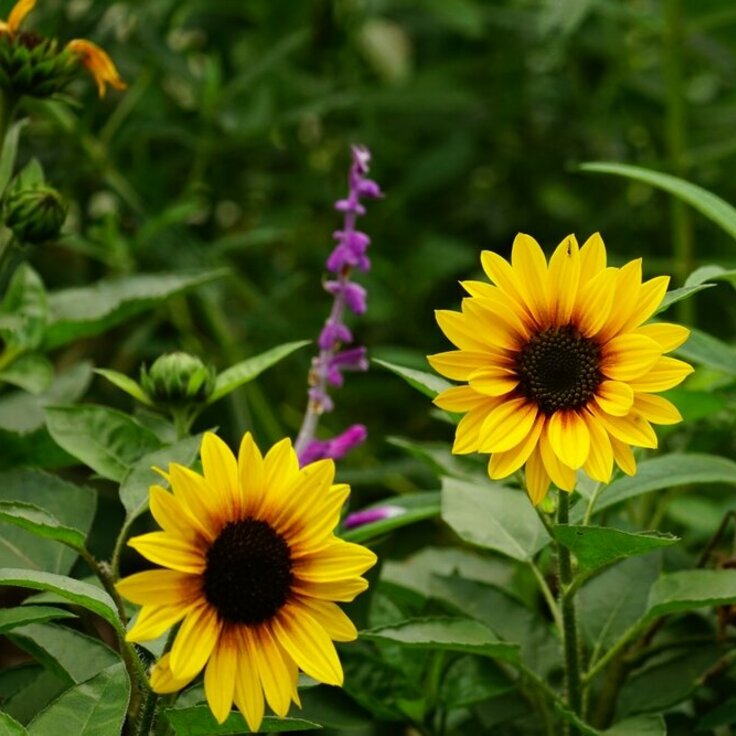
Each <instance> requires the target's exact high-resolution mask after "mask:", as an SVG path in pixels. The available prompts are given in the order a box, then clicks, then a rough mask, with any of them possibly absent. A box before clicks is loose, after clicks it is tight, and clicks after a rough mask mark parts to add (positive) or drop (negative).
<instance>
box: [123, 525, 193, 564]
mask: <svg viewBox="0 0 736 736" xmlns="http://www.w3.org/2000/svg"><path fill="white" fill-rule="evenodd" d="M128 545H129V546H130V547H132V548H133V549H134V550H136V551H137V552H139V553H140V554H142V555H143V556H144V557H145V558H146V559H148V560H150V561H151V562H155V563H156V564H157V565H162V566H163V567H169V568H171V569H172V570H179V571H180V572H191V573H195V574H196V573H201V572H202V571H203V570H204V566H205V560H204V555H203V554H202V552H201V550H199V549H198V548H197V547H195V546H194V545H193V544H191V543H190V542H187V541H185V540H183V539H181V538H180V537H175V536H172V535H171V534H167V533H166V532H149V533H148V534H141V535H140V536H138V537H131V538H130V539H129V540H128Z"/></svg>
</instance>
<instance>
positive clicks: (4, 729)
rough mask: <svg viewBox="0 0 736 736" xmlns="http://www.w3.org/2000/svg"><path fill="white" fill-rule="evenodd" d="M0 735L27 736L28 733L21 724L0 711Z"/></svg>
mask: <svg viewBox="0 0 736 736" xmlns="http://www.w3.org/2000/svg"><path fill="white" fill-rule="evenodd" d="M0 733H1V734H2V736H28V731H26V727H25V726H24V725H23V724H22V723H18V721H16V720H15V718H11V717H10V716H9V715H8V714H7V713H3V712H2V711H1V710H0Z"/></svg>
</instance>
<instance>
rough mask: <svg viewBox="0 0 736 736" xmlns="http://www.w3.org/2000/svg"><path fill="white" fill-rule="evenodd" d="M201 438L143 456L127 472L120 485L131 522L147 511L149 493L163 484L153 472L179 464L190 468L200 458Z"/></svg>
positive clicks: (184, 440) (183, 441) (122, 498)
mask: <svg viewBox="0 0 736 736" xmlns="http://www.w3.org/2000/svg"><path fill="white" fill-rule="evenodd" d="M201 444H202V435H201V434H200V435H196V436H194V437H187V438H186V439H183V440H181V441H180V442H177V443H176V444H173V445H169V446H168V447H162V448H161V449H160V450H156V451H155V452H150V453H148V454H147V455H144V456H143V457H142V458H141V459H140V460H138V462H136V463H135V465H133V467H132V468H131V469H130V470H129V471H128V473H127V474H126V476H125V478H123V482H122V484H121V485H120V501H121V502H122V504H123V506H125V512H126V518H127V520H128V521H130V520H131V519H135V518H136V517H138V516H140V515H141V514H142V513H143V512H144V511H145V510H146V509H147V508H148V489H149V488H150V487H151V486H152V485H153V484H154V483H159V482H161V476H160V475H158V473H156V472H155V471H154V470H153V468H154V467H157V468H163V469H164V470H165V469H166V468H167V467H168V465H169V463H178V464H179V465H184V466H186V467H189V466H190V465H191V464H192V463H193V462H194V461H195V460H196V458H197V454H198V452H199V446H200V445H201Z"/></svg>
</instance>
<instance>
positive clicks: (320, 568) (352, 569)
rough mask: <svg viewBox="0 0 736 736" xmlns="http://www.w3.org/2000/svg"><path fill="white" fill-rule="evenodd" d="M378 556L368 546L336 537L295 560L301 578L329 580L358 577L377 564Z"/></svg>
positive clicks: (297, 573) (295, 573)
mask: <svg viewBox="0 0 736 736" xmlns="http://www.w3.org/2000/svg"><path fill="white" fill-rule="evenodd" d="M377 560H378V558H377V557H376V555H375V553H373V552H371V550H369V549H368V548H367V547H363V546H362V545H360V544H353V543H352V542H345V541H343V540H342V539H337V538H335V539H334V540H333V541H332V542H331V543H329V544H327V545H325V546H324V547H321V548H320V549H318V550H317V551H315V552H312V553H310V554H307V555H305V556H304V557H298V558H296V559H295V560H294V565H293V572H294V576H295V577H296V578H298V579H299V580H306V581H311V582H329V581H337V580H344V579H345V578H351V577H357V576H359V575H362V574H363V573H364V572H365V571H366V570H368V569H369V568H371V567H373V565H375V564H376V561H377Z"/></svg>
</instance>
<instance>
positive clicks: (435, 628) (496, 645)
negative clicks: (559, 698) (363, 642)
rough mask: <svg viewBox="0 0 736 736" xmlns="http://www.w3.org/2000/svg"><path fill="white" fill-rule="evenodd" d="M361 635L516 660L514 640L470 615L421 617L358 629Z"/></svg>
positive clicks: (411, 644) (418, 646) (409, 646)
mask: <svg viewBox="0 0 736 736" xmlns="http://www.w3.org/2000/svg"><path fill="white" fill-rule="evenodd" d="M360 636H361V638H362V639H369V640H372V641H389V642H394V643H396V644H400V645H401V646H402V647H407V648H409V649H432V650H447V651H451V652H465V653H466V654H480V655H482V656H486V657H493V658H496V659H503V660H505V661H510V662H513V661H516V660H517V659H518V658H519V646H518V644H512V643H511V642H507V641H502V640H501V639H499V638H498V637H497V636H496V635H495V634H494V633H493V632H492V631H491V630H490V629H489V628H488V627H487V626H484V625H483V624H482V623H480V621H475V620H474V619H470V618H449V617H437V618H424V619H412V620H409V621H404V622H402V623H400V624H396V625H395V626H382V627H380V628H378V629H369V630H368V631H362V632H361V633H360Z"/></svg>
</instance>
